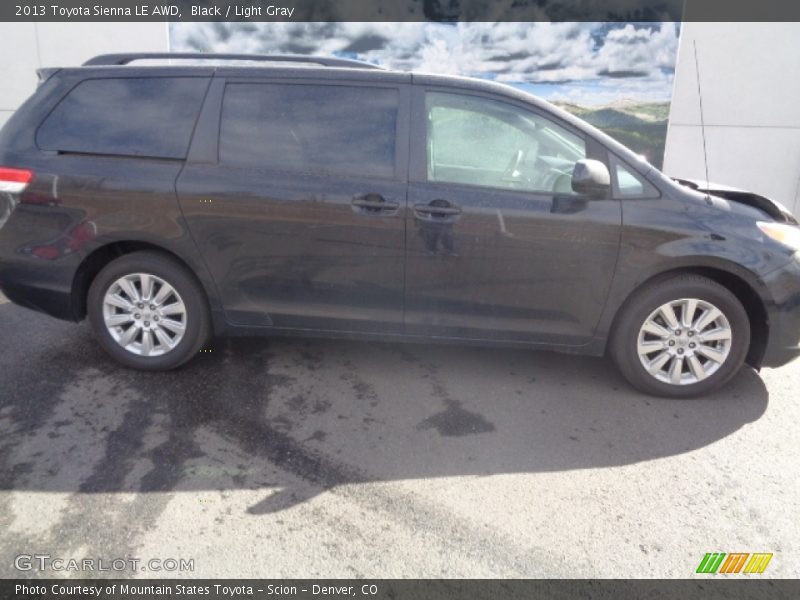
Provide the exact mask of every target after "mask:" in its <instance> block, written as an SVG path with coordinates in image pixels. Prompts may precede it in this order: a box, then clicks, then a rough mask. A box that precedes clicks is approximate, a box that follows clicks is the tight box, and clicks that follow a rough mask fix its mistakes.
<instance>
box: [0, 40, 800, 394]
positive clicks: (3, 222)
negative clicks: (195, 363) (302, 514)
mask: <svg viewBox="0 0 800 600" xmlns="http://www.w3.org/2000/svg"><path fill="white" fill-rule="evenodd" d="M144 59H147V63H148V64H138V65H137V64H135V63H136V61H141V60H144ZM159 59H162V62H161V63H159ZM163 59H172V60H170V61H167V64H164V61H163ZM209 59H212V60H210V61H209ZM182 61H183V62H182ZM228 61H230V62H228ZM245 61H247V62H245ZM40 80H41V81H40V85H39V88H38V89H37V91H36V93H35V94H34V95H33V96H32V97H31V98H30V99H29V100H28V101H27V102H26V103H25V104H24V105H23V106H22V107H21V108H20V109H19V110H18V111H17V112H16V113H15V114H14V116H13V117H12V118H11V119H10V121H9V122H8V123H7V124H6V125H5V127H4V128H3V130H2V132H0V289H2V291H3V292H4V293H5V294H6V296H7V297H8V298H9V299H10V300H12V301H13V302H16V303H18V304H21V305H23V306H28V307H30V308H34V309H37V310H40V311H42V312H45V313H48V314H50V315H53V316H55V317H59V318H62V319H70V320H75V321H78V320H81V319H82V318H84V317H85V316H88V318H89V320H90V322H91V323H92V326H93V328H94V330H95V332H96V334H97V339H98V341H99V343H100V344H101V345H102V346H103V348H104V349H105V350H106V351H108V353H109V354H111V355H112V356H113V357H114V358H115V359H117V360H118V361H119V362H121V363H122V364H124V365H126V366H129V367H135V368H139V369H170V368H173V367H177V366H179V365H181V364H182V363H184V362H186V361H188V360H189V359H191V358H192V357H193V356H194V355H195V354H196V353H197V352H198V351H200V350H201V348H202V347H203V346H204V345H205V344H207V342H208V339H209V337H210V336H212V335H223V334H227V335H237V334H245V335H253V334H264V335H277V334H291V335H314V336H319V335H330V336H345V337H359V338H379V339H394V340H438V341H448V342H451V341H458V342H463V343H475V344H499V345H508V346H520V347H531V348H542V349H548V350H557V351H562V352H572V353H581V354H590V355H602V354H604V353H605V352H606V351H608V352H609V353H610V354H611V355H612V356H613V357H614V359H615V361H616V363H617V364H618V366H619V368H620V370H621V371H622V373H623V374H624V376H625V377H626V378H627V379H628V380H629V381H630V382H631V383H632V384H633V385H634V386H636V387H637V388H638V389H640V390H642V391H644V392H647V393H651V394H657V395H663V396H672V397H687V396H695V395H698V394H702V393H705V392H708V391H709V390H712V389H714V388H716V387H718V386H720V385H721V384H723V383H724V382H726V381H727V380H729V379H730V378H731V377H732V376H733V375H734V374H735V373H736V372H737V370H738V369H739V368H740V367H741V366H742V364H743V363H744V362H747V363H748V364H749V365H751V366H753V367H755V368H760V367H762V366H769V367H776V366H779V365H782V364H785V363H786V362H788V361H789V360H791V359H793V358H794V357H796V356H797V355H798V354H800V252H798V250H800V228H798V226H797V222H796V220H795V219H794V218H793V217H792V216H791V214H789V213H788V212H787V211H786V210H785V209H784V208H782V207H781V206H780V205H779V204H778V203H775V202H772V201H770V200H768V199H766V198H763V197H761V196H758V195H756V194H752V193H746V192H741V191H738V190H732V189H728V188H719V189H709V188H708V186H706V187H700V189H696V188H697V185H696V184H695V185H694V186H692V184H689V183H688V182H682V183H680V182H676V181H673V180H671V179H669V178H668V177H666V176H664V175H662V174H661V173H660V172H659V171H658V170H656V169H655V168H654V167H652V166H651V165H649V164H647V163H646V162H645V161H643V160H642V159H641V158H639V157H638V156H637V155H635V154H634V153H632V152H631V151H630V150H628V149H626V148H625V147H623V146H622V145H620V144H619V143H617V142H616V141H614V140H613V139H611V138H610V137H608V136H606V135H605V134H603V133H601V132H600V131H598V130H597V129H595V128H593V127H591V126H590V125H588V124H586V123H584V122H583V121H581V120H580V119H577V118H575V117H573V116H571V115H569V114H567V113H565V112H564V111H562V110H559V109H557V108H556V107H554V106H552V105H550V104H548V103H546V102H544V101H542V100H539V99H537V98H535V97H534V96H531V95H529V94H525V93H522V92H520V91H517V90H514V89H512V88H509V87H505V86H502V85H498V84H495V83H490V82H487V81H479V80H474V79H466V78H457V77H442V76H434V75H424V74H417V73H405V72H397V71H390V70H384V69H381V68H377V67H374V66H373V65H367V64H364V63H360V62H356V61H350V60H346V59H337V58H317V57H297V56H239V55H187V54H163V55H162V54H126V55H106V56H99V57H96V58H94V59H92V60H90V61H89V62H87V63H86V64H85V65H83V66H82V67H78V68H65V69H47V70H43V71H41V72H40ZM693 188H694V189H693ZM6 343H8V340H6ZM532 360H533V359H532Z"/></svg>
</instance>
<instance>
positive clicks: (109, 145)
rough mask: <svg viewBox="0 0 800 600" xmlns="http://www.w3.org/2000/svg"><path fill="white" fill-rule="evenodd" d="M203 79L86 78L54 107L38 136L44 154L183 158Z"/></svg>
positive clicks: (202, 87)
mask: <svg viewBox="0 0 800 600" xmlns="http://www.w3.org/2000/svg"><path fill="white" fill-rule="evenodd" d="M207 86H208V79H207V78H198V77H142V78H118V79H113V78H111V79H88V80H86V81H83V82H81V83H79V84H78V85H77V86H75V87H74V88H72V90H71V91H70V92H69V93H68V94H67V96H66V97H65V98H64V99H62V100H61V102H59V103H58V105H56V107H55V108H54V109H53V111H52V112H51V113H50V114H49V115H48V117H47V118H46V119H45V120H44V122H43V123H42V125H41V126H40V127H39V131H38V132H37V134H36V143H37V145H38V146H39V148H41V149H42V150H55V151H60V152H79V153H88V154H106V155H116V156H142V157H154V158H175V159H182V158H186V152H187V150H188V147H189V141H190V138H191V135H192V130H193V128H194V124H195V121H196V120H197V115H198V113H199V112H200V105H201V104H202V102H203V97H204V94H205V91H206V88H207Z"/></svg>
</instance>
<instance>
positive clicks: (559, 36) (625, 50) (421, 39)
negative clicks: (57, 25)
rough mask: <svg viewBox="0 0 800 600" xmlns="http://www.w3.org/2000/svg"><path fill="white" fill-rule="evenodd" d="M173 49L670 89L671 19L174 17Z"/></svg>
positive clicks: (644, 95) (585, 87)
mask: <svg viewBox="0 0 800 600" xmlns="http://www.w3.org/2000/svg"><path fill="white" fill-rule="evenodd" d="M171 43H172V47H173V50H175V51H192V50H195V51H197V50H202V51H214V52H242V53H292V54H294V53H297V54H318V55H329V56H330V55H346V56H352V57H355V58H359V59H361V60H366V61H369V62H373V63H377V64H380V65H384V66H387V67H391V68H395V69H401V70H416V71H426V72H434V73H441V74H448V75H469V76H478V77H486V78H490V79H495V80H497V81H502V82H506V83H511V84H516V85H522V86H525V87H532V88H533V90H534V92H535V93H538V94H540V95H544V96H546V97H548V98H551V99H564V100H571V101H575V102H584V103H592V104H598V103H602V102H606V101H608V100H609V99H613V98H619V97H632V98H637V99H648V100H661V101H666V100H668V99H669V97H670V94H671V88H672V76H673V71H674V64H675V57H676V53H677V45H678V28H677V27H676V25H675V24H674V23H647V24H637V25H633V24H630V23H628V24H625V25H621V24H610V23H578V22H567V23H548V22H536V23H514V22H504V23H457V24H440V23H381V22H373V23H341V22H334V23H173V24H172V25H171Z"/></svg>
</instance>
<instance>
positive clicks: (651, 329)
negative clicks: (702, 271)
mask: <svg viewBox="0 0 800 600" xmlns="http://www.w3.org/2000/svg"><path fill="white" fill-rule="evenodd" d="M732 341H733V331H732V329H731V325H730V323H729V322H728V318H727V317H726V316H725V315H724V314H723V312H722V311H721V310H720V309H719V308H717V307H716V306H714V305H713V304H711V303H710V302H706V301H705V300H699V299H697V298H681V299H680V300H673V301H671V302H667V303H666V304H662V305H661V306H659V307H658V308H657V309H656V310H654V311H653V312H652V313H650V316H649V317H647V319H645V321H644V324H643V325H642V327H641V329H640V330H639V336H638V339H637V341H636V351H637V353H638V354H639V360H640V361H641V363H642V366H644V368H645V370H647V372H648V373H650V375H651V376H653V377H654V378H656V379H658V380H659V381H662V382H664V383H669V384H672V385H691V384H693V383H697V382H699V381H703V380H704V379H707V378H708V377H710V376H711V375H713V374H714V373H715V372H716V371H717V370H718V369H719V368H720V367H721V366H722V365H723V364H724V363H725V361H726V360H727V358H728V355H729V354H730V351H731V343H732Z"/></svg>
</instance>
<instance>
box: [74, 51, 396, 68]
mask: <svg viewBox="0 0 800 600" xmlns="http://www.w3.org/2000/svg"><path fill="white" fill-rule="evenodd" d="M170 58H177V59H182V60H248V61H254V62H296V63H309V64H315V65H321V66H323V67H349V68H351V69H382V68H383V67H379V66H378V65H373V64H371V63H367V62H363V61H360V60H352V59H349V58H332V57H331V58H329V57H325V56H302V55H299V54H272V55H265V54H212V53H205V52H138V53H130V54H101V55H99V56H95V57H94V58H90V59H89V60H87V61H86V62H85V63H83V66H84V67H91V66H98V65H127V64H128V63H130V62H133V61H134V60H158V59H170Z"/></svg>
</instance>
